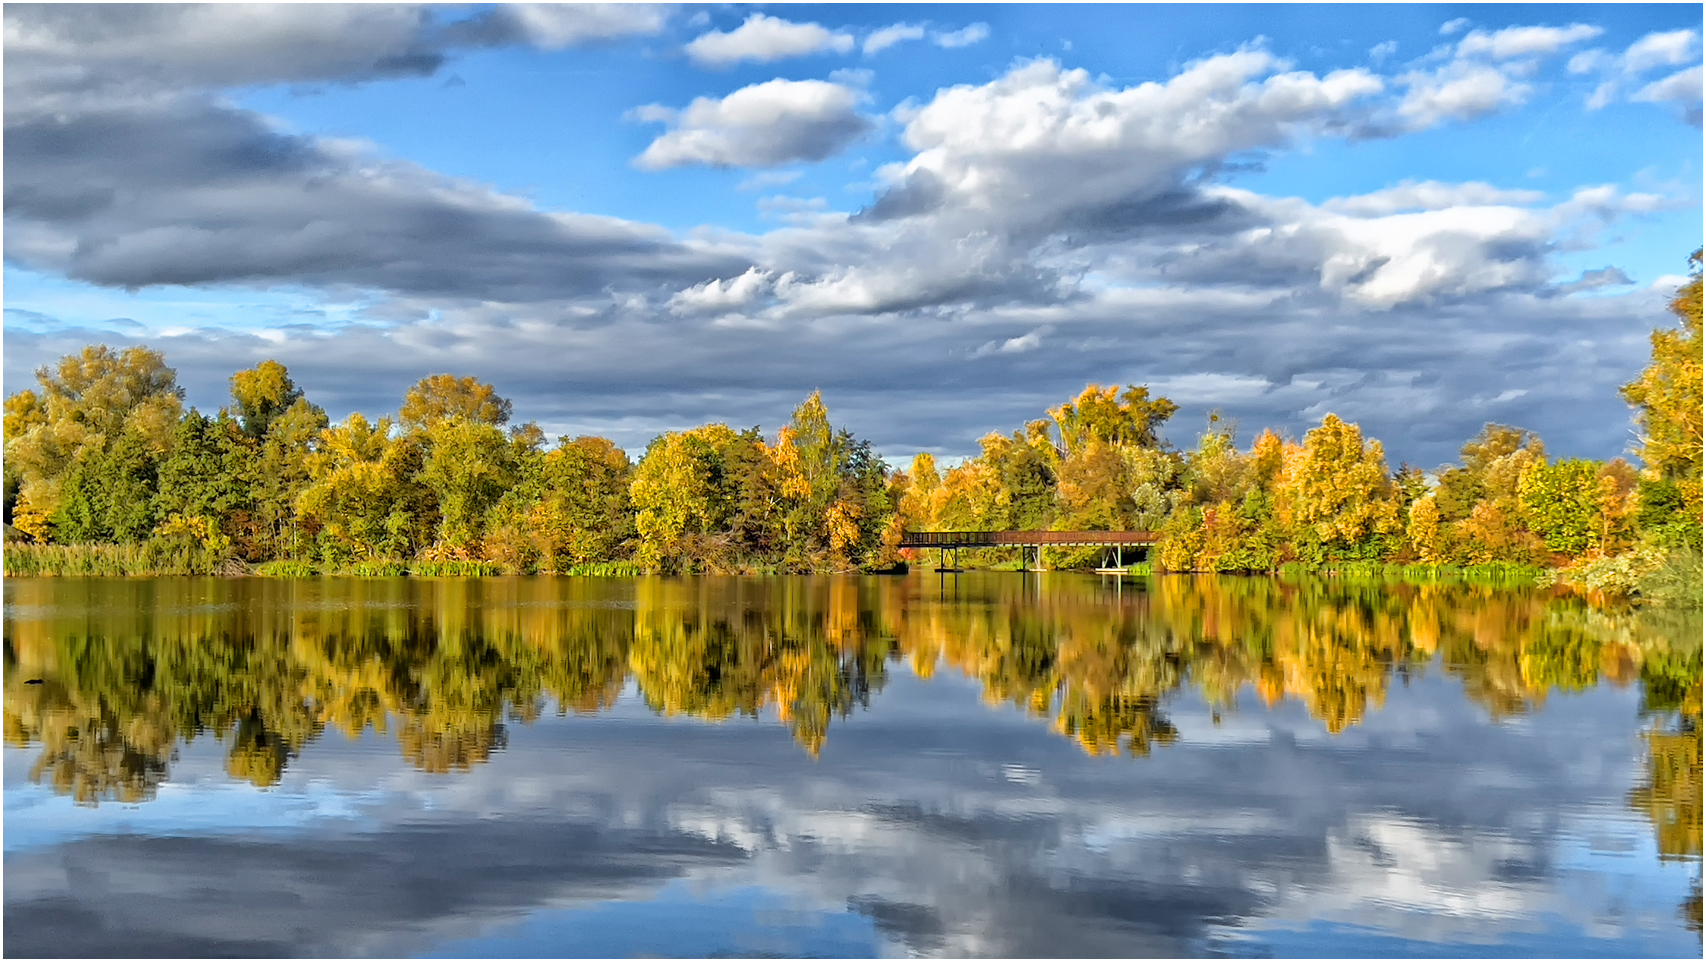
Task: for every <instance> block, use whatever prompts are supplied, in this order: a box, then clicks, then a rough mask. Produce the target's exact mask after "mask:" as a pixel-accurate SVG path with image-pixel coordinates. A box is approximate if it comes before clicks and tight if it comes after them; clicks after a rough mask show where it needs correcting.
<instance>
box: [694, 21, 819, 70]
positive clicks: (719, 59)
mask: <svg viewBox="0 0 1706 962" xmlns="http://www.w3.org/2000/svg"><path fill="white" fill-rule="evenodd" d="M685 49H686V50H687V56H688V57H690V58H692V60H693V62H694V63H696V64H699V65H700V66H707V67H728V66H732V65H734V64H737V63H739V62H741V61H742V60H752V61H756V62H759V63H768V62H770V61H772V60H783V59H786V58H788V57H803V56H806V55H808V54H814V53H823V52H825V51H833V52H835V53H846V52H848V51H849V50H852V49H853V36H852V35H851V34H847V33H837V32H834V31H831V30H828V29H826V28H824V27H822V26H819V25H818V24H815V23H793V22H790V21H788V20H783V19H782V18H780V17H769V16H765V15H764V14H762V13H755V14H753V15H752V16H750V17H747V18H746V21H745V22H744V23H742V24H741V25H740V26H739V27H736V28H735V29H734V30H732V31H729V32H728V33H724V32H722V31H718V30H713V31H711V32H709V33H705V34H701V35H700V36H699V37H697V38H695V39H694V40H693V41H691V42H690V43H688V44H687V46H686V48H685Z"/></svg>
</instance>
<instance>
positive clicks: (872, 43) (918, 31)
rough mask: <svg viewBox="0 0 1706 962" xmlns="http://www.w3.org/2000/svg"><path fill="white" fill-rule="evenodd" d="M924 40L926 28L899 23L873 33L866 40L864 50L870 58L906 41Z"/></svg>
mask: <svg viewBox="0 0 1706 962" xmlns="http://www.w3.org/2000/svg"><path fill="white" fill-rule="evenodd" d="M923 39H924V28H923V27H922V26H920V25H918V24H915V23H897V24H893V25H890V26H887V27H883V28H881V29H878V30H873V31H871V34H870V36H868V37H866V38H865V43H864V46H863V48H862V49H863V50H864V51H865V55H866V56H867V57H868V56H870V55H871V54H874V53H877V52H879V51H883V50H887V49H888V48H890V47H892V46H894V45H895V44H897V43H901V42H903V41H906V40H923Z"/></svg>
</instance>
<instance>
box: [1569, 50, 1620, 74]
mask: <svg viewBox="0 0 1706 962" xmlns="http://www.w3.org/2000/svg"><path fill="white" fill-rule="evenodd" d="M1609 62H1611V56H1610V55H1609V54H1607V53H1606V52H1605V51H1603V50H1583V51H1582V52H1581V53H1578V54H1576V55H1575V56H1574V57H1571V58H1570V62H1569V64H1568V65H1567V69H1568V70H1569V71H1570V72H1571V73H1574V74H1583V73H1593V72H1594V71H1596V70H1601V69H1603V68H1604V67H1605V65H1606V64H1607V63H1609Z"/></svg>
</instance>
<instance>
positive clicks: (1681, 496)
mask: <svg viewBox="0 0 1706 962" xmlns="http://www.w3.org/2000/svg"><path fill="white" fill-rule="evenodd" d="M1700 257H1701V252H1700V251H1698V250H1696V251H1695V252H1694V253H1693V255H1691V256H1690V257H1689V259H1688V261H1689V266H1690V267H1692V268H1693V270H1692V272H1691V277H1690V280H1689V282H1688V283H1687V284H1685V285H1683V287H1682V288H1681V289H1680V290H1678V291H1677V292H1676V297H1675V298H1674V299H1673V300H1672V301H1671V303H1670V310H1671V313H1673V314H1675V315H1676V317H1677V320H1678V321H1679V322H1680V323H1679V326H1678V327H1676V328H1672V329H1668V330H1656V331H1654V332H1653V333H1652V337H1651V340H1652V346H1653V357H1652V363H1650V364H1649V365H1647V368H1646V369H1645V370H1643V371H1642V372H1641V376H1640V377H1638V378H1636V379H1635V380H1634V381H1631V382H1630V383H1628V384H1626V385H1624V386H1623V391H1622V393H1623V399H1624V400H1625V401H1628V402H1629V403H1630V404H1631V405H1633V406H1634V407H1635V425H1636V430H1637V431H1638V433H1639V444H1638V446H1637V447H1636V449H1635V454H1637V455H1638V456H1639V457H1640V458H1641V461H1642V463H1643V464H1644V465H1645V466H1646V467H1645V470H1644V471H1643V475H1644V480H1645V481H1646V482H1647V485H1645V486H1644V487H1646V488H1647V489H1648V490H1646V491H1643V498H1642V500H1643V501H1647V502H1649V503H1658V502H1662V501H1666V500H1670V501H1674V502H1677V503H1678V506H1679V507H1680V509H1681V510H1680V512H1678V514H1680V518H1679V519H1678V520H1679V521H1681V522H1682V523H1684V524H1686V525H1691V526H1692V527H1693V529H1694V535H1693V537H1694V540H1695V541H1696V545H1695V547H1696V548H1697V549H1698V540H1699V537H1700V535H1699V530H1700V518H1701V514H1700V485H1701V340H1700V290H1701V289H1700ZM1667 488H1668V489H1670V490H1666V489H1667ZM1673 492H1674V493H1673ZM1648 514H1649V516H1651V515H1652V514H1653V512H1651V511H1649V512H1648ZM1655 520H1656V519H1655Z"/></svg>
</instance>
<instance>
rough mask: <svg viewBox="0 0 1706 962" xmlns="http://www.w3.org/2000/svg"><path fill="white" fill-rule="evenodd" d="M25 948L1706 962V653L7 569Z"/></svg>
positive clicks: (1564, 625) (1685, 624) (1520, 602)
mask: <svg viewBox="0 0 1706 962" xmlns="http://www.w3.org/2000/svg"><path fill="white" fill-rule="evenodd" d="M5 656H6V662H5V724H6V741H7V747H6V749H5V829H6V831H5V946H4V947H5V952H6V954H7V955H10V956H39V955H74V956H136V955H152V956H162V955H170V956H208V955H264V956H282V955H333V956H347V955H378V956H399V955H415V956H505V957H509V956H632V955H685V956H711V955H745V956H751V955H782V956H848V955H852V956H884V955H909V954H914V955H951V956H1054V957H1077V956H1181V955H1237V956H1285V955H1291V956H1297V955H1304V956H1321V955H1327V956H1344V955H1355V956H1364V955H1422V956H1427V955H1449V956H1462V955H1470V956H1524V955H1528V956H1560V955H1562V956H1579V955H1604V956H1686V957H1698V956H1699V954H1700V950H1701V941H1700V911H1701V909H1700V905H1701V902H1700V791H1701V788H1700V786H1701V782H1700V779H1701V764H1700V726H1699V722H1700V618H1699V615H1698V613H1689V614H1685V615H1678V614H1669V615H1666V614H1662V613H1645V614H1641V613H1633V612H1629V611H1626V610H1623V611H1620V610H1615V609H1607V608H1603V607H1601V608H1596V607H1593V606H1591V605H1589V604H1587V603H1585V602H1583V601H1581V600H1579V599H1572V598H1565V597H1557V596H1553V595H1551V594H1550V593H1546V592H1541V591H1535V590H1513V589H1501V590H1494V589H1486V588H1474V587H1466V586H1437V585H1436V586H1412V585H1403V584H1384V585H1382V584H1371V583H1356V582H1343V581H1328V580H1303V581H1289V582H1288V581H1279V580H1272V579H1255V578H1191V577H1166V578H1157V579H1150V580H1147V581H1130V580H1128V581H1117V580H1113V579H1107V578H1097V577H1095V576H1073V575H1047V576H1042V577H1038V576H1036V575H1027V574H1021V573H1007V574H994V573H991V574H961V575H958V576H945V577H944V576H938V575H935V574H923V575H914V576H911V577H904V578H894V577H890V578H851V577H848V578H830V577H822V578H775V579H759V578H744V579H742V578H728V579H717V578H703V579H591V578H514V579H504V578H488V579H468V580H432V579H333V578H322V579H304V580H297V581H286V580H265V579H190V578H183V579H110V580H107V579H86V580H85V579H9V580H8V581H7V582H6V585H5Z"/></svg>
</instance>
